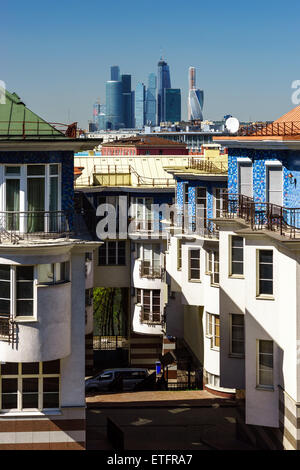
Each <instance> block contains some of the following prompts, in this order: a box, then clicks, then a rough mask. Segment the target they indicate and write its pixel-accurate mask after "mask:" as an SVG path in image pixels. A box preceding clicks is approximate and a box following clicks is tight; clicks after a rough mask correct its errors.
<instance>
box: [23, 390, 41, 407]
mask: <svg viewBox="0 0 300 470" xmlns="http://www.w3.org/2000/svg"><path fill="white" fill-rule="evenodd" d="M38 406H39V394H38V393H24V392H23V394H22V408H23V409H26V408H27V409H28V408H38Z"/></svg>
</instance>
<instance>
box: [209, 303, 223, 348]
mask: <svg viewBox="0 0 300 470" xmlns="http://www.w3.org/2000/svg"><path fill="white" fill-rule="evenodd" d="M216 319H218V323H217V324H216ZM216 326H218V327H219V335H216ZM210 327H211V328H210ZM205 336H206V337H207V338H209V339H210V349H213V350H215V351H220V346H221V335H220V315H217V314H215V313H210V312H206V326H205ZM216 338H219V341H218V342H219V345H217V341H216Z"/></svg>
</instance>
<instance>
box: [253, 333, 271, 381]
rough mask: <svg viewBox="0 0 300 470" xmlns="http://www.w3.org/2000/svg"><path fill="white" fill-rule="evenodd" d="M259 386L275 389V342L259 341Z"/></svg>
mask: <svg viewBox="0 0 300 470" xmlns="http://www.w3.org/2000/svg"><path fill="white" fill-rule="evenodd" d="M257 385H258V386H259V387H264V388H270V389H272V388H273V341H268V340H258V357H257Z"/></svg>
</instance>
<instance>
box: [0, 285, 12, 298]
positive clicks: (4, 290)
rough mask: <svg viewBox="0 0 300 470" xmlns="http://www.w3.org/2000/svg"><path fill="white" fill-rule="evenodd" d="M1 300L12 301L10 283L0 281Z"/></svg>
mask: <svg viewBox="0 0 300 470" xmlns="http://www.w3.org/2000/svg"><path fill="white" fill-rule="evenodd" d="M0 298H1V299H10V282H9V281H0Z"/></svg>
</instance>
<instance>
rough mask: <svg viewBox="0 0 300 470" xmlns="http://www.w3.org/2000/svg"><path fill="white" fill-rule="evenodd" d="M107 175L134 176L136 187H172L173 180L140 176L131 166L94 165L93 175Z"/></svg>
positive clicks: (173, 184)
mask: <svg viewBox="0 0 300 470" xmlns="http://www.w3.org/2000/svg"><path fill="white" fill-rule="evenodd" d="M97 173H98V174H103V175H105V174H109V175H126V174H128V175H134V176H135V177H136V179H137V186H153V187H155V186H167V187H169V186H170V187H174V186H175V181H174V179H173V178H171V177H170V178H156V177H154V178H151V177H150V176H143V175H140V174H139V173H138V172H137V171H136V169H135V168H134V167H133V166H131V165H116V164H114V165H110V164H107V165H94V174H97Z"/></svg>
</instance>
